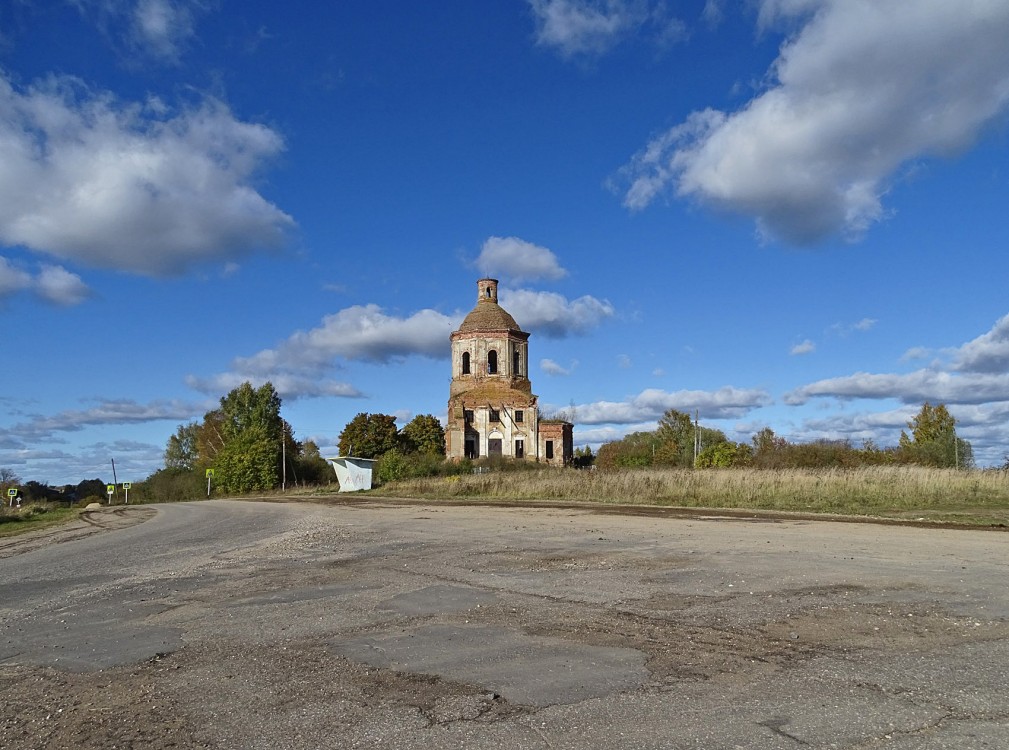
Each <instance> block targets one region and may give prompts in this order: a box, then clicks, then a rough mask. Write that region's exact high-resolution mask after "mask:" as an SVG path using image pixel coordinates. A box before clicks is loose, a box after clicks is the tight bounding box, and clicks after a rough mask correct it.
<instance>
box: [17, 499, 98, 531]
mask: <svg viewBox="0 0 1009 750" xmlns="http://www.w3.org/2000/svg"><path fill="white" fill-rule="evenodd" d="M80 513H81V509H80V508H66V507H62V506H55V505H49V504H47V503H31V504H29V505H26V506H25V507H23V508H0V537H7V536H14V535H16V534H23V533H25V532H27V531H35V530H36V529H45V528H48V527H50V526H58V525H59V524H62V523H66V522H67V521H72V520H73V519H75V518H77V516H79V515H80Z"/></svg>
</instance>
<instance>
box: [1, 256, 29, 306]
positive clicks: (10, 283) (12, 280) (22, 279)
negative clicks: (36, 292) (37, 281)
mask: <svg viewBox="0 0 1009 750" xmlns="http://www.w3.org/2000/svg"><path fill="white" fill-rule="evenodd" d="M32 283H33V280H32V277H31V274H29V273H27V272H26V271H22V270H21V269H20V268H16V267H14V266H13V265H11V262H10V261H9V260H7V259H6V258H4V257H2V256H0V297H6V296H7V295H9V294H12V293H13V292H20V291H21V290H22V289H28V288H29V287H31V286H32Z"/></svg>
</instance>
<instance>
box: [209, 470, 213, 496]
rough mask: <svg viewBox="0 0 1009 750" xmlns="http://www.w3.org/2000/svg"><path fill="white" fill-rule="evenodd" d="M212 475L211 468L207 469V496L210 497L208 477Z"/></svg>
mask: <svg viewBox="0 0 1009 750" xmlns="http://www.w3.org/2000/svg"><path fill="white" fill-rule="evenodd" d="M213 476H214V470H213V469H207V497H210V479H211V477H213Z"/></svg>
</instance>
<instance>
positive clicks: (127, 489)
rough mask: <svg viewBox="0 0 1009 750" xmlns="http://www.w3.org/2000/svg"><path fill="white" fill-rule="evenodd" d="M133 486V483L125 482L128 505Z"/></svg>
mask: <svg viewBox="0 0 1009 750" xmlns="http://www.w3.org/2000/svg"><path fill="white" fill-rule="evenodd" d="M132 486H133V482H123V491H124V492H126V504H127V505H129V504H130V487H132Z"/></svg>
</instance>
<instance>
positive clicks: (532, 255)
mask: <svg viewBox="0 0 1009 750" xmlns="http://www.w3.org/2000/svg"><path fill="white" fill-rule="evenodd" d="M476 266H477V268H478V269H480V272H481V273H483V274H484V275H486V276H502V277H504V278H507V279H508V280H509V281H514V282H518V281H536V280H539V279H549V280H551V281H556V280H557V279H562V278H564V277H565V276H567V273H568V272H567V271H566V270H564V269H563V268H561V265H560V263H558V261H557V256H556V255H554V254H553V253H552V252H551V251H550V250H548V249H547V248H545V247H540V246H539V245H534V244H532V243H531V242H526V241H525V240H521V239H519V238H518V237H489V238H488V239H487V241H486V242H484V243H483V249H482V250H481V251H480V256H479V257H478V258H477V259H476Z"/></svg>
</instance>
